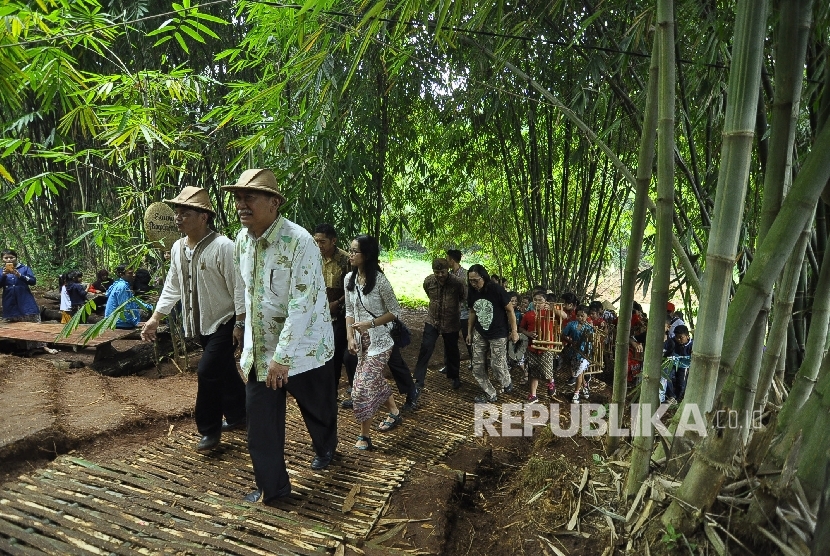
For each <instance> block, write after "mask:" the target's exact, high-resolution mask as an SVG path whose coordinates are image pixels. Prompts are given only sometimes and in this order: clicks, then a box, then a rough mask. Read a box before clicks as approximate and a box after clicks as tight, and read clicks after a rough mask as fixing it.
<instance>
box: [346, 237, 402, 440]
mask: <svg viewBox="0 0 830 556" xmlns="http://www.w3.org/2000/svg"><path fill="white" fill-rule="evenodd" d="M349 262H350V263H351V265H352V269H353V270H352V271H351V272H349V273H348V274H347V275H346V278H345V279H344V285H345V289H346V326H347V330H348V340H349V351H350V352H351V353H353V354H356V355H357V357H358V363H357V370H356V371H355V377H354V385H353V386H352V403H353V409H354V414H355V418H356V419H357V422H358V423H360V427H361V433H360V435H359V436H358V437H357V443H356V444H355V448H357V449H358V450H371V449H372V439H371V437H370V436H369V432H370V427H371V422H372V417H374V415H375V413H377V411H378V409H380V408H381V407H385V408H386V410H387V411H388V412H389V414H388V415H387V417H386V418H385V419H384V420H383V421H382V422H381V423H380V425H378V430H379V431H382V432H385V431H390V430H392V429H394V428H395V427H397V426H398V425H399V424H400V423H401V420H402V417H401V413H400V410H399V409H398V407H397V405H395V399H394V396H393V395H392V388H391V387H390V386H389V384H388V383H387V382H386V379H385V378H384V377H383V368H384V366H386V363H387V362H388V361H389V356H390V354H391V353H392V347H393V346H394V340H393V339H392V336H391V334H390V332H391V331H392V328H393V324H394V322H395V321H396V320H397V318H398V316H399V314H400V310H401V308H400V305H398V300H397V298H396V297H395V292H394V291H393V290H392V285H391V284H390V283H389V280H387V279H386V276H385V275H384V274H383V271H382V270H381V269H380V245H379V244H378V240H377V239H375V238H374V237H372V236H368V235H360V236H358V237H356V238H355V239H354V240H352V243H351V248H350V249H349Z"/></svg>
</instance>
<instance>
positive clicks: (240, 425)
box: [222, 419, 248, 432]
mask: <svg viewBox="0 0 830 556" xmlns="http://www.w3.org/2000/svg"><path fill="white" fill-rule="evenodd" d="M247 425H248V423H247V422H246V421H245V419H243V420H241V421H237V422H236V423H233V424H231V423H228V421H227V419H222V432H230V431H234V430H236V429H244V428H246V427H247Z"/></svg>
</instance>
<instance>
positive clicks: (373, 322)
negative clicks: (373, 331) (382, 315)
mask: <svg viewBox="0 0 830 556" xmlns="http://www.w3.org/2000/svg"><path fill="white" fill-rule="evenodd" d="M374 327H375V319H372V328H374Z"/></svg>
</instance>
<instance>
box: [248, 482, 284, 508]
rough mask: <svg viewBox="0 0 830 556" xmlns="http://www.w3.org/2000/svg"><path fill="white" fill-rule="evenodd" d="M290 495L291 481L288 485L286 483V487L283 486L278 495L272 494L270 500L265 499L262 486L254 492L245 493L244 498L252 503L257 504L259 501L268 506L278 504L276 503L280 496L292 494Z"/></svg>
mask: <svg viewBox="0 0 830 556" xmlns="http://www.w3.org/2000/svg"><path fill="white" fill-rule="evenodd" d="M290 495H291V483H288V484H287V485H285V488H283V489H282V490H281V491H279V492H278V493H277V495H276V496H272V497H271V498H269V499H268V500H263V499H262V489H261V488H258V489H256V490H255V491H253V492H249V493H248V494H246V495H245V497H244V498H243V500H244V501H245V502H249V503H251V504H256V503H257V502H262V503H263V504H265V505H266V506H275V505H276V504H275V503H276V502H277V501H278V500H279V499H280V498H285V497H286V496H290Z"/></svg>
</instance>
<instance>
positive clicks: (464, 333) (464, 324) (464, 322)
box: [444, 319, 473, 367]
mask: <svg viewBox="0 0 830 556" xmlns="http://www.w3.org/2000/svg"><path fill="white" fill-rule="evenodd" d="M460 323H461V337H462V338H463V340H464V345H465V346H466V347H467V355H469V356H470V360H471V361H472V359H473V346H471V345H470V344H468V343H467V325H468V324H469V320H468V319H461V321H460ZM456 342H457V340H456ZM459 354H460V351H459ZM459 357H461V355H459ZM444 366H445V367H449V366H450V362H449V360H448V359H447V347H446V344H444Z"/></svg>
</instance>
